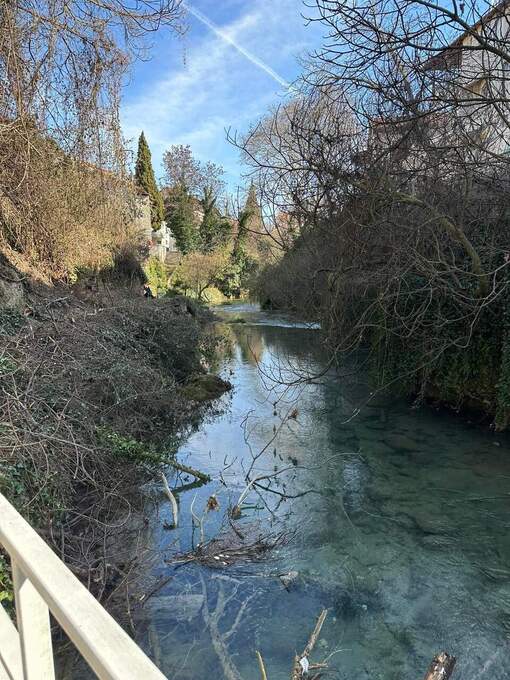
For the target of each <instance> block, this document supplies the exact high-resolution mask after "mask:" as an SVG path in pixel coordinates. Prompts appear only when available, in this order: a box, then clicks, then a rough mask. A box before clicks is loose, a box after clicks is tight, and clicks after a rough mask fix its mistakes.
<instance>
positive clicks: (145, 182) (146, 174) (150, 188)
mask: <svg viewBox="0 0 510 680" xmlns="http://www.w3.org/2000/svg"><path fill="white" fill-rule="evenodd" d="M135 181H136V184H137V185H138V187H139V188H140V189H141V190H142V191H143V192H144V193H146V194H147V195H148V196H149V198H150V202H151V224H152V228H153V229H159V228H160V227H161V222H162V221H163V219H164V215H165V211H164V207H163V199H162V197H161V194H160V193H159V190H158V187H157V185H156V178H155V177H154V170H153V169H152V159H151V152H150V149H149V145H148V144H147V140H146V139H145V135H144V133H143V132H142V134H141V135H140V139H139V140H138V154H137V157H136V167H135Z"/></svg>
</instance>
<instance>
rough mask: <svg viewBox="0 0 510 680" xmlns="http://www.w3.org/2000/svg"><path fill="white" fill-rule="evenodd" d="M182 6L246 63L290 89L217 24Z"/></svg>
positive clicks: (197, 11) (288, 85) (286, 83)
mask: <svg viewBox="0 0 510 680" xmlns="http://www.w3.org/2000/svg"><path fill="white" fill-rule="evenodd" d="M182 5H183V7H185V8H186V9H187V10H188V12H189V13H190V14H192V15H193V16H194V17H195V18H196V19H198V20H199V21H201V22H202V23H203V24H204V25H205V26H207V28H209V29H210V30H211V31H212V32H213V33H215V34H216V35H217V36H218V38H221V39H222V40H223V41H224V42H226V43H228V44H229V45H232V47H233V48H234V49H236V50H237V51H238V52H240V53H241V54H242V55H243V57H246V59H248V61H251V63H252V64H254V65H255V66H258V67H259V68H260V69H262V70H263V71H264V72H265V73H267V75H268V76H271V78H273V80H276V82H277V83H279V84H280V85H282V86H283V87H284V88H285V89H286V90H289V89H290V87H291V85H290V83H288V82H287V81H286V80H285V79H284V78H282V77H281V76H279V75H278V73H276V71H274V70H273V69H272V68H271V67H270V66H268V65H267V64H265V63H264V62H263V61H262V60H261V59H259V58H258V57H256V56H255V55H254V54H252V53H251V52H249V51H248V50H247V49H245V48H244V47H243V46H242V45H239V43H238V42H237V41H235V40H234V39H233V38H231V37H230V36H229V35H228V33H226V32H225V31H224V30H223V29H222V28H220V27H219V26H218V24H215V23H214V22H213V21H211V20H210V19H209V18H208V17H206V16H205V14H203V13H202V12H201V11H200V10H199V9H195V8H194V7H193V6H192V5H190V4H189V3H188V2H183V3H182Z"/></svg>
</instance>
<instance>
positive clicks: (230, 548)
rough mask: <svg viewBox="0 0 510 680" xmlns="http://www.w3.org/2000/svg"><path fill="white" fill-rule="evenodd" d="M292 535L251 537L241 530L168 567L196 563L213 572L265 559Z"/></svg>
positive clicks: (175, 559)
mask: <svg viewBox="0 0 510 680" xmlns="http://www.w3.org/2000/svg"><path fill="white" fill-rule="evenodd" d="M287 541H288V536H287V535H286V534H283V533H276V534H270V535H262V534H257V535H256V536H254V537H247V536H246V535H245V534H241V533H240V532H239V531H234V530H229V531H226V532H225V533H223V534H220V535H219V536H218V537H216V538H213V539H212V540H210V541H207V542H205V543H202V544H199V545H198V546H197V547H196V548H195V549H194V550H190V551H189V552H186V553H182V554H179V555H176V556H175V557H173V558H170V559H168V560H167V563H168V564H187V563H188V562H195V563H197V564H201V565H204V566H207V567H210V568H212V569H221V568H224V567H230V566H232V565H234V564H237V563H238V562H247V561H248V562H249V561H256V560H260V559H262V558H263V557H264V556H265V555H267V553H268V552H269V551H270V550H273V549H274V548H276V547H279V546H282V545H284V544H285V543H286V542H287Z"/></svg>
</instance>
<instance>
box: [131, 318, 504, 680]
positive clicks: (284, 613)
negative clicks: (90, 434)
mask: <svg viewBox="0 0 510 680" xmlns="http://www.w3.org/2000/svg"><path fill="white" fill-rule="evenodd" d="M219 313H220V314H221V315H222V316H223V317H224V318H225V320H226V321H228V320H230V321H233V320H236V321H239V320H240V319H243V321H244V323H231V324H229V325H228V328H229V329H230V331H231V333H232V334H233V336H234V338H235V345H234V352H233V355H232V356H231V357H229V358H228V359H225V361H224V363H223V365H222V366H221V372H222V375H224V376H225V377H226V378H228V379H229V380H230V381H231V382H232V384H233V386H234V389H233V391H232V393H231V394H230V395H227V396H225V397H224V398H223V402H222V408H221V410H220V412H219V413H216V414H214V415H213V416H211V417H210V418H209V419H208V420H207V421H206V422H205V423H203V426H202V427H201V429H200V431H199V432H196V433H195V434H192V435H191V436H190V438H189V439H188V440H187V441H186V443H185V445H183V446H182V449H181V450H180V452H179V459H180V460H181V461H183V462H185V463H187V464H189V465H192V466H194V467H196V468H199V469H201V470H203V471H206V472H208V473H209V474H210V475H211V476H212V479H213V481H212V482H211V483H209V484H207V485H204V486H202V487H200V488H198V489H191V490H189V491H186V492H184V493H181V494H179V504H180V520H179V528H178V529H177V530H168V528H167V529H165V528H163V525H164V523H165V522H167V523H169V522H171V512H170V507H169V504H168V502H167V501H166V499H164V497H163V496H162V498H161V504H160V507H159V513H158V517H157V521H156V522H155V523H154V527H153V542H154V546H155V547H157V549H158V551H159V552H160V555H161V559H160V561H159V566H157V567H156V572H157V574H158V573H159V574H160V575H161V576H170V575H171V576H172V579H171V580H170V581H169V582H168V583H167V584H166V585H165V587H164V588H162V589H161V590H160V591H159V592H158V593H156V594H155V595H154V596H153V597H151V598H150V599H149V600H148V601H147V604H146V605H145V607H144V613H143V616H142V625H141V633H140V642H141V643H142V644H143V645H144V646H145V647H146V649H147V650H148V652H149V653H150V654H151V655H152V656H153V658H154V657H156V658H157V661H158V663H159V664H160V666H161V668H162V670H163V672H164V673H165V674H166V675H167V676H168V677H169V678H178V679H179V680H205V679H206V678H223V677H227V676H226V674H225V670H224V669H225V666H224V665H222V664H221V660H220V657H221V655H222V653H223V652H224V651H226V652H227V653H228V662H229V663H231V664H232V667H233V670H232V673H234V676H233V677H237V676H238V677H241V678H243V679H245V680H255V679H256V678H260V673H259V670H258V666H257V659H256V656H255V651H256V650H258V651H259V652H260V653H261V655H262V657H263V659H264V661H265V665H266V669H267V673H268V677H269V678H270V680H284V679H285V680H288V679H289V677H290V669H291V666H292V662H293V657H294V654H295V653H296V651H300V650H302V649H303V647H304V645H305V643H306V641H307V638H308V636H309V634H310V632H311V630H312V629H313V626H314V623H315V620H316V618H317V616H318V614H319V613H320V611H321V610H322V609H323V608H327V609H328V616H327V619H326V622H325V624H324V628H323V631H322V635H321V638H320V642H319V644H318V646H317V648H316V652H315V653H314V655H313V658H314V660H316V661H321V660H322V659H324V658H326V657H328V662H329V665H330V667H331V668H332V669H333V670H334V673H333V674H332V675H331V676H329V677H336V678H345V679H347V678H349V679H350V680H369V679H370V680H420V679H421V678H422V677H423V675H424V673H425V670H426V668H427V666H428V664H429V662H430V661H431V659H432V657H433V656H434V655H435V654H436V653H438V652H440V651H442V650H446V651H448V652H449V653H450V654H454V655H455V656H456V657H457V659H458V662H457V668H456V670H455V673H454V676H453V678H454V679H457V680H471V679H472V680H475V679H476V680H479V679H480V678H487V680H489V679H490V680H499V679H501V680H502V679H503V678H508V677H510V668H509V660H508V659H509V649H508V645H509V635H510V532H509V521H510V516H509V510H510V493H509V490H510V456H509V441H510V440H509V438H508V437H507V436H505V435H495V434H494V433H492V432H490V431H488V430H487V429H484V428H482V427H479V426H477V425H475V424H470V423H468V422H466V420H465V419H462V418H460V417H458V416H456V415H454V414H451V413H446V412H441V411H434V410H432V409H427V408H421V409H418V410H414V409H413V408H412V407H411V405H410V404H409V402H406V401H404V400H400V399H395V398H389V397H388V398H384V399H383V398H381V397H380V396H377V398H375V399H374V400H373V401H371V402H369V403H368V404H366V405H363V404H364V403H365V402H366V398H367V396H368V395H369V387H368V385H367V384H366V381H365V379H364V378H363V373H357V374H353V375H350V376H349V375H347V376H344V377H342V378H340V377H337V376H334V375H329V376H328V377H327V378H326V379H323V380H322V381H321V383H320V384H306V385H305V386H302V385H294V386H291V387H289V386H286V385H285V384H283V383H285V382H289V381H290V380H292V378H293V377H295V369H298V370H299V373H300V374H303V372H306V371H310V373H312V372H314V371H317V370H320V369H321V368H323V367H324V365H325V356H324V354H323V352H322V349H321V344H320V331H318V330H317V329H315V328H309V327H306V325H305V324H296V323H293V322H292V321H291V320H289V319H288V318H287V317H285V316H282V315H280V314H277V313H275V312H272V313H264V312H260V311H258V310H257V309H256V308H255V307H252V306H250V305H232V306H230V307H225V308H222V310H220V312H219ZM359 406H361V409H360V411H359V413H358V414H357V415H355V416H354V417H353V414H355V413H356V409H357V408H358V407H359ZM268 444H269V445H268ZM261 451H262V453H261V455H260V456H259V457H258V458H257V460H256V462H255V467H254V469H255V471H256V472H254V475H255V474H257V475H260V474H264V473H266V474H273V473H278V474H276V476H275V477H273V478H272V479H270V480H266V482H265V484H269V485H270V486H271V488H272V489H273V490H274V491H276V493H272V492H268V491H261V492H260V495H258V494H255V493H252V494H251V495H250V496H249V497H248V499H247V501H246V504H245V506H244V507H243V515H242V517H241V519H239V520H237V521H236V525H237V526H238V527H239V528H240V529H242V531H244V532H246V531H247V532H250V531H251V532H253V531H255V529H254V528H253V527H254V526H259V527H260V529H261V530H262V531H264V532H265V533H276V532H283V533H284V534H285V535H286V536H287V538H288V541H287V542H286V543H285V544H284V545H280V546H278V547H277V548H275V550H274V551H272V552H269V553H268V554H267V555H266V556H265V557H264V558H263V559H261V560H258V561H247V562H240V563H237V564H234V565H232V566H226V567H224V566H222V565H221V564H217V565H216V566H217V568H215V569H210V568H208V567H204V566H199V565H197V564H194V563H192V562H191V563H187V564H181V565H178V566H177V565H168V564H165V563H164V561H163V559H164V558H168V557H170V556H172V555H174V554H175V552H176V551H184V552H185V551H186V550H188V549H189V548H190V545H191V543H190V542H191V537H192V530H191V526H192V517H191V505H192V504H193V511H194V513H195V515H196V516H198V517H203V518H204V539H205V540H207V539H210V538H212V537H214V536H215V535H217V533H218V531H220V528H221V526H222V525H223V526H226V525H228V523H227V520H226V511H227V508H228V507H229V506H231V505H233V504H235V502H236V501H237V499H238V497H239V494H240V493H241V491H242V489H243V488H244V486H245V480H244V474H245V471H246V469H247V468H248V467H249V466H250V463H251V462H252V460H253V456H256V455H257V454H258V453H259V452H261ZM181 481H182V480H181ZM184 481H186V480H184ZM170 482H171V484H173V485H175V484H176V483H177V481H176V480H175V479H172V478H171V477H170ZM212 494H215V495H216V497H217V499H218V501H219V506H220V508H219V510H215V511H210V512H207V513H204V509H205V506H206V504H207V501H208V499H209V498H210V496H211V495H212ZM286 495H287V496H293V498H287V499H286V498H284V497H285V496H286ZM199 533H200V532H199V530H198V529H196V530H195V532H194V540H195V542H196V541H199V540H200V536H199ZM222 559H223V558H222V557H220V558H219V559H218V560H217V561H218V562H221V561H222ZM290 571H295V572H297V574H298V576H297V577H295V575H294V577H295V579H294V580H293V582H292V583H291V584H290V585H289V586H288V587H287V588H285V587H284V585H282V581H281V579H280V578H279V575H281V574H285V573H287V572H290ZM204 595H205V597H206V598H207V606H206V605H205V604H204V599H203V598H204ZM215 636H216V642H215V643H214V641H213V639H212V638H214V637H215ZM218 636H219V638H220V654H218ZM221 644H223V645H224V647H223V648H222V647H221ZM222 649H223V652H222V651H221V650H222ZM235 674H237V676H236V675H235Z"/></svg>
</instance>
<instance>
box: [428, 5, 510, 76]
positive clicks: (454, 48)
mask: <svg viewBox="0 0 510 680" xmlns="http://www.w3.org/2000/svg"><path fill="white" fill-rule="evenodd" d="M508 7H510V0H501V2H498V3H497V4H496V5H494V7H491V9H490V10H488V11H487V12H485V14H483V15H482V16H481V17H480V18H479V19H478V20H477V21H476V22H475V23H474V24H472V25H471V26H470V27H469V28H467V29H466V30H465V31H463V32H462V33H461V34H460V35H459V36H458V37H457V38H455V40H454V41H453V42H451V43H450V44H449V45H447V46H446V47H443V48H442V49H441V50H438V52H437V54H435V55H434V56H433V57H430V59H427V61H425V63H424V65H423V66H424V68H425V69H426V70H431V69H434V68H438V67H439V68H445V67H448V66H449V65H450V64H451V59H449V56H450V55H452V56H454V58H455V57H457V56H458V54H459V52H458V48H460V47H461V46H462V43H463V42H464V40H465V39H466V38H467V37H468V36H472V35H474V34H476V33H477V31H478V29H479V28H480V27H481V26H484V25H486V24H487V23H489V22H490V21H492V19H494V18H496V17H502V16H504V15H505V14H506V10H507V9H508Z"/></svg>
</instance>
